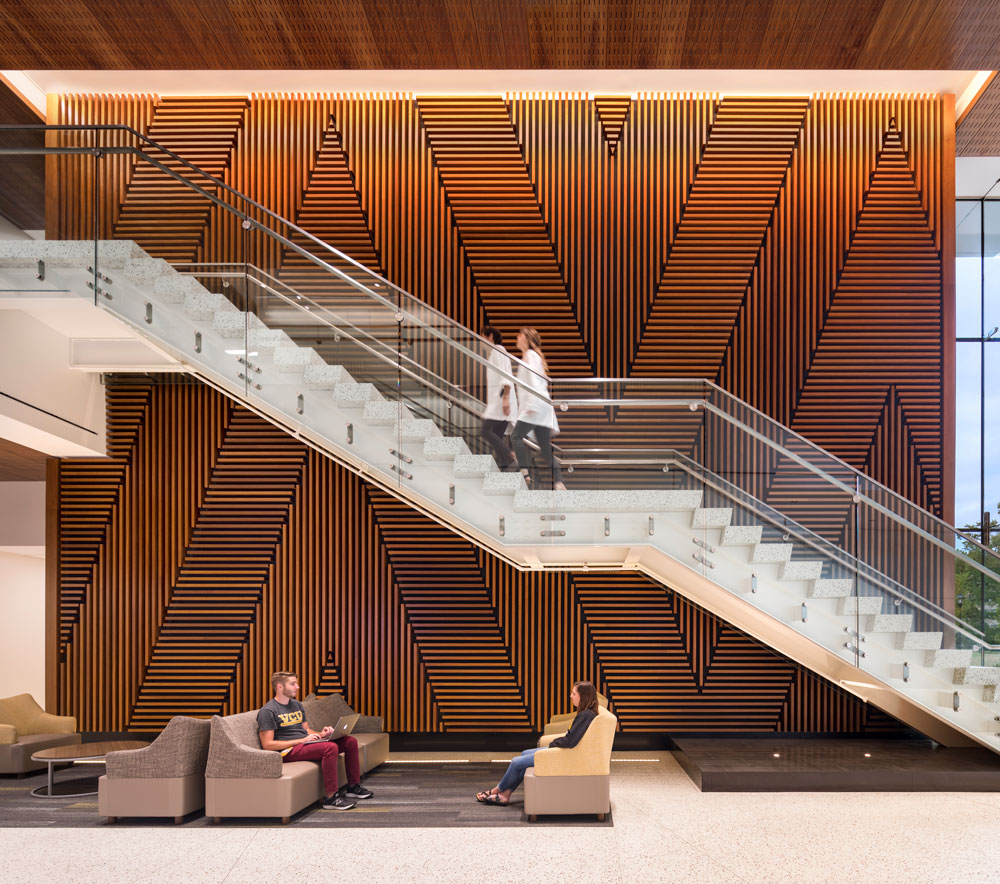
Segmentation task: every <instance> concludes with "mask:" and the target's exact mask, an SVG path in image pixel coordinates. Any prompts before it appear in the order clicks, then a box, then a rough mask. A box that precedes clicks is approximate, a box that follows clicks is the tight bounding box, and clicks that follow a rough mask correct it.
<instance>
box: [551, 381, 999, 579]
mask: <svg viewBox="0 0 1000 884" xmlns="http://www.w3.org/2000/svg"><path fill="white" fill-rule="evenodd" d="M551 382H552V385H553V388H555V386H556V385H565V384H580V385H583V384H587V385H591V386H592V385H594V384H620V385H629V386H644V385H652V384H659V385H665V386H680V385H683V384H687V385H697V384H702V385H703V386H704V387H706V388H708V389H710V390H711V392H713V393H717V394H718V395H719V396H720V397H721V398H723V399H726V400H728V401H730V402H734V403H736V404H738V405H739V406H740V408H744V409H747V410H748V411H750V412H752V413H753V415H754V416H755V417H758V418H760V419H761V420H763V421H765V422H766V423H768V424H770V425H771V426H772V427H774V428H775V429H777V430H779V431H780V432H781V433H784V434H785V435H788V436H794V437H795V439H796V440H797V441H799V442H801V443H802V444H803V445H804V446H806V447H807V448H809V449H811V450H812V451H815V452H817V453H819V454H822V455H823V457H825V458H827V459H829V460H831V461H834V462H835V463H837V464H838V465H839V466H841V467H843V468H844V469H845V470H846V471H847V472H849V473H851V475H853V476H855V477H857V478H859V479H862V480H864V481H865V482H867V483H869V484H871V485H873V486H874V487H876V488H878V490H879V491H881V492H884V493H885V494H887V495H889V496H890V497H893V498H895V499H896V500H898V501H900V502H901V503H902V504H903V505H904V506H906V507H909V508H911V509H915V510H919V512H920V515H921V516H925V517H927V518H928V519H929V520H931V521H932V522H934V523H936V524H937V525H938V526H940V527H942V528H943V529H945V530H946V531H948V532H949V533H952V534H954V535H956V536H957V537H960V538H961V539H962V540H963V541H967V542H968V543H970V544H972V545H973V546H974V547H978V548H979V549H980V550H982V551H983V552H985V553H988V554H989V555H991V556H994V557H996V558H997V559H998V560H1000V556H997V553H996V551H995V550H993V549H991V548H990V547H988V546H985V545H984V544H983V543H982V542H981V541H979V540H977V539H976V538H975V537H972V536H971V535H969V534H965V533H964V532H962V531H959V530H958V528H957V527H955V526H954V525H949V524H948V523H947V522H946V521H944V519H942V518H941V517H940V516H936V515H934V513H932V512H930V511H929V510H925V509H923V508H922V507H920V506H919V505H917V504H915V503H914V502H913V501H912V500H908V499H907V498H905V497H903V496H902V495H901V494H899V493H898V492H896V491H893V490H892V489H891V488H889V487H888V486H886V485H884V484H882V483H881V482H879V481H878V480H877V479H873V478H872V477H871V476H869V475H867V474H866V473H863V472H861V470H859V469H858V468H857V467H853V466H851V465H850V464H849V463H847V462H846V461H844V460H842V459H841V458H839V457H837V455H835V454H833V453H832V452H829V451H827V450H826V449H825V448H820V447H819V446H818V445H816V443H814V442H812V441H810V440H809V439H807V438H806V437H805V436H803V435H801V434H800V433H798V432H796V431H795V430H793V429H791V428H790V427H786V426H785V425H784V424H781V423H778V421H776V420H775V419H774V418H773V417H771V416H770V415H767V414H765V413H764V412H762V411H760V409H758V408H755V407H754V406H753V405H750V404H749V403H747V402H744V401H743V400H742V399H738V398H737V397H736V396H733V395H732V393H729V392H727V391H726V390H723V389H722V387H720V386H719V385H718V384H716V383H714V382H713V381H710V380H708V379H707V378H552V380H551ZM553 398H555V399H559V398H561V397H558V396H555V395H553ZM567 401H569V402H581V403H583V402H587V403H589V404H593V405H601V404H606V405H615V406H621V405H622V404H623V402H622V401H621V400H610V399H587V400H582V399H569V400H567ZM633 401H634V402H636V404H637V405H642V404H645V403H654V402H655V400H647V399H640V400H633ZM717 413H718V412H717ZM852 493H853V492H852ZM907 521H909V520H907Z"/></svg>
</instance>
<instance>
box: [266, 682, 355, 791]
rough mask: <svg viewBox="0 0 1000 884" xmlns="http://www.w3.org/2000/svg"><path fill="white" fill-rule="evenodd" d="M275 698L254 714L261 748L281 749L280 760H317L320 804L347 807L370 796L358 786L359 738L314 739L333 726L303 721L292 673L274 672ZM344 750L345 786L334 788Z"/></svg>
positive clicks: (324, 735)
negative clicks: (318, 728) (320, 778)
mask: <svg viewBox="0 0 1000 884" xmlns="http://www.w3.org/2000/svg"><path fill="white" fill-rule="evenodd" d="M271 688H272V689H273V690H274V699H273V700H268V701H267V702H266V703H265V704H264V705H263V707H261V710H260V712H258V713H257V727H258V729H259V730H260V747H261V748H262V749H273V750H274V751H275V752H280V753H281V756H282V760H283V761H318V762H319V765H320V769H321V770H322V772H323V786H324V795H325V797H324V798H323V807H324V808H326V809H328V810H350V809H351V808H352V807H354V805H355V804H357V799H358V798H371V797H372V792H370V791H369V790H368V789H366V788H365V787H364V786H362V785H361V764H360V760H359V758H358V741H357V740H355V739H354V737H351V736H347V737H341V738H340V739H339V740H329V741H324V742H317V741H318V740H321V739H324V738H325V737H327V736H328V735H329V734H331V733H332V732H333V728H332V727H325V728H323V730H322V731H318V732H317V731H314V730H313V729H312V728H310V727H309V722H308V721H306V714H305V709H304V708H303V706H302V704H301V703H300V702H299V701H298V700H296V699H295V697H296V695H297V694H298V692H299V680H298V678H297V677H296V675H295V673H294V672H275V673H274V675H272V676H271ZM341 752H343V753H344V766H345V767H346V768H347V785H346V786H344V788H342V789H338V788H337V756H338V755H339V754H340V753H341Z"/></svg>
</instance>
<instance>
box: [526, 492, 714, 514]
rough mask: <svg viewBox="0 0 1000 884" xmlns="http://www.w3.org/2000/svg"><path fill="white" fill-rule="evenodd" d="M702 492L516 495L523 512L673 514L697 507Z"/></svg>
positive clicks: (531, 493) (541, 493)
mask: <svg viewBox="0 0 1000 884" xmlns="http://www.w3.org/2000/svg"><path fill="white" fill-rule="evenodd" d="M701 495H702V492H701V491H692V490H685V491H572V490H570V491H529V490H525V491H523V492H520V493H518V494H516V495H515V496H514V510H515V511H516V512H524V513H560V512H562V513H569V512H574V513H643V514H646V513H674V512H686V511H688V510H693V509H696V508H697V506H698V504H699V503H700V502H701Z"/></svg>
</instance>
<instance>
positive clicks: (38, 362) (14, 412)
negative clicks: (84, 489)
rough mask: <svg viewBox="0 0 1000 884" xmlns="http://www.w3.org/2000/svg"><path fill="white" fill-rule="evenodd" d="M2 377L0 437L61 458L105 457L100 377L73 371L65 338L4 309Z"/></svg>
mask: <svg viewBox="0 0 1000 884" xmlns="http://www.w3.org/2000/svg"><path fill="white" fill-rule="evenodd" d="M0 379H2V381H3V385H2V390H3V392H4V393H5V394H6V395H5V396H2V397H0V436H3V437H4V438H6V439H10V440H11V441H13V442H17V443H18V444H19V445H24V446H26V447H28V448H34V449H35V450H36V451H44V452H45V453H47V454H53V455H56V456H61V457H71V456H76V457H80V456H84V457H86V456H90V457H93V456H95V455H98V456H100V455H103V454H104V453H105V450H104V449H105V445H104V434H105V426H104V388H103V387H102V386H101V381H100V378H99V377H98V376H97V375H96V374H88V373H86V372H82V371H73V370H72V369H71V368H70V367H69V339H68V338H66V337H65V336H64V335H61V334H59V333H58V332H56V331H54V330H53V329H52V328H50V327H49V326H48V325H46V324H44V323H43V322H40V321H39V320H38V319H36V318H35V317H34V316H31V315H29V314H28V313H25V312H22V311H20V310H3V311H2V315H0ZM11 397H12V398H11ZM19 400H20V401H19ZM25 403H26V404H25ZM46 412H48V413H46Z"/></svg>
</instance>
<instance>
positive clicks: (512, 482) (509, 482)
mask: <svg viewBox="0 0 1000 884" xmlns="http://www.w3.org/2000/svg"><path fill="white" fill-rule="evenodd" d="M525 488H526V486H525V484H524V476H522V475H521V473H520V472H517V473H501V472H491V473H487V474H486V475H485V476H483V493H484V494H488V495H491V496H492V495H497V494H514V495H516V494H517V492H519V491H522V490H523V489H525Z"/></svg>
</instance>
